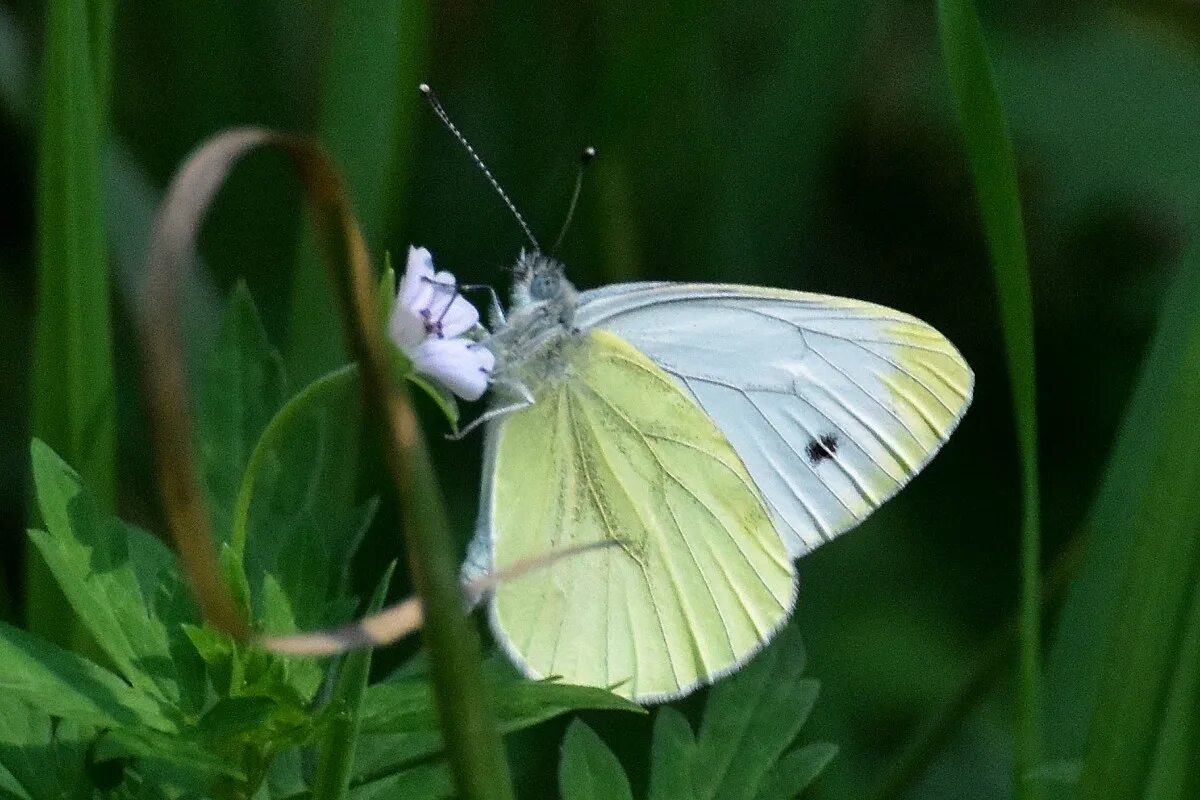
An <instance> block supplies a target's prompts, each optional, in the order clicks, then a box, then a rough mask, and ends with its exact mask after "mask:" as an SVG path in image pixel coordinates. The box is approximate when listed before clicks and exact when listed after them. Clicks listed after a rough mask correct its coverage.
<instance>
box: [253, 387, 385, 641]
mask: <svg viewBox="0 0 1200 800" xmlns="http://www.w3.org/2000/svg"><path fill="white" fill-rule="evenodd" d="M359 415H360V400H359V397H358V377H357V370H355V369H353V368H350V367H346V368H343V369H340V370H337V371H336V372H333V373H330V374H328V375H326V376H324V377H322V378H320V379H318V380H317V381H315V382H314V383H312V384H310V385H309V386H307V387H305V388H304V389H303V390H301V391H300V392H299V393H297V394H296V395H295V396H293V397H291V398H290V399H289V400H288V401H287V403H286V404H284V406H283V407H282V408H281V409H280V410H279V411H278V413H277V414H275V415H274V416H273V417H272V418H271V420H270V421H269V422H268V423H267V426H266V428H265V429H264V431H263V432H262V435H261V436H260V437H259V438H258V439H257V440H256V442H255V443H254V451H253V455H252V456H251V458H250V461H249V463H248V464H247V466H246V471H245V474H244V475H243V476H242V486H241V488H240V489H239V493H238V499H237V509H236V513H235V517H234V522H233V527H234V533H233V540H232V541H233V543H234V545H235V546H237V545H238V544H242V545H244V547H245V555H244V562H245V571H246V576H247V580H248V581H249V585H250V587H251V591H252V593H253V594H256V595H257V594H259V593H260V592H261V588H262V581H263V577H264V576H265V575H267V574H271V575H274V576H275V577H276V578H277V579H278V580H279V583H280V585H281V587H282V588H283V589H284V592H285V593H286V594H287V597H288V599H289V601H290V603H291V606H292V610H293V612H294V614H295V621H296V624H297V625H298V626H299V627H301V628H304V629H311V628H320V627H324V626H327V625H330V624H333V623H335V622H340V621H342V620H341V619H339V618H338V617H337V614H339V613H341V612H342V611H343V610H344V608H345V605H346V604H345V583H346V575H347V570H348V568H349V563H350V560H351V557H352V556H353V554H354V551H355V550H356V549H357V548H358V544H359V542H360V541H361V539H362V536H363V534H364V533H365V531H366V528H367V526H368V525H369V524H370V521H371V518H372V516H373V515H374V512H375V508H376V505H377V504H376V502H375V501H374V500H371V501H368V502H366V503H363V504H362V505H360V506H359V507H357V508H352V507H351V506H350V505H349V502H348V496H347V493H346V491H345V486H344V485H343V484H344V482H345V476H346V470H347V469H349V466H350V465H351V464H353V463H354V461H355V459H356V458H357V457H358V432H357V429H358V420H359Z"/></svg>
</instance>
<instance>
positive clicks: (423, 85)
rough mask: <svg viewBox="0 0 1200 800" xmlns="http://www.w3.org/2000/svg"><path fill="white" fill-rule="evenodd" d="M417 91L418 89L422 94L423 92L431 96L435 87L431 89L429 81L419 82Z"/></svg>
mask: <svg viewBox="0 0 1200 800" xmlns="http://www.w3.org/2000/svg"><path fill="white" fill-rule="evenodd" d="M417 91H418V92H420V93H421V94H423V95H424V96H426V97H429V95H431V94H433V89H430V88H429V84H428V83H419V84H417Z"/></svg>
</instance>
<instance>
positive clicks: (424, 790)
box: [350, 763, 455, 800]
mask: <svg viewBox="0 0 1200 800" xmlns="http://www.w3.org/2000/svg"><path fill="white" fill-rule="evenodd" d="M350 797H351V798H352V799H353V800H394V798H398V797H403V798H404V800H450V798H453V797H455V793H454V779H453V778H452V777H451V775H450V768H449V766H447V765H446V764H445V763H436V764H420V765H418V766H415V767H413V768H411V769H406V770H402V771H400V772H397V773H395V774H393V775H388V776H387V777H385V778H381V779H379V780H376V781H372V782H371V783H365V784H363V785H361V786H355V787H353V788H352V789H351V790H350Z"/></svg>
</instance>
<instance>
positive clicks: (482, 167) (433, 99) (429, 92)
mask: <svg viewBox="0 0 1200 800" xmlns="http://www.w3.org/2000/svg"><path fill="white" fill-rule="evenodd" d="M417 88H418V89H419V90H420V92H421V96H422V97H424V98H425V99H426V100H427V101H428V102H429V107H430V108H432V109H433V113H434V114H437V118H438V119H440V120H441V121H442V124H443V125H445V126H446V130H448V131H450V133H452V134H453V135H454V138H455V139H458V143H459V144H461V145H462V146H463V149H465V150H466V151H467V155H469V156H470V157H471V160H472V161H474V162H475V166H477V167H479V171H480V172H482V173H483V177H485V178H487V180H488V183H490V184H491V185H492V188H493V189H495V190H496V194H498V195H500V199H501V200H503V201H504V205H506V206H508V210H509V211H511V212H512V215H513V217H514V218H515V219H516V220H517V224H518V225H520V226H521V230H522V231H524V233H525V238H526V239H528V240H529V243H530V244H532V245H533V248H534V249H535V250H541V249H542V248H541V245H539V244H538V240H537V239H536V238H534V235H533V231H531V230H530V229H529V225H528V223H526V222H525V218H524V217H523V216H521V212H520V211H517V207H516V206H515V205H514V204H513V201H512V200H511V199H510V198H509V196H508V194H507V193H506V192H505V191H504V189H502V188H500V182H499V181H497V180H496V178H495V176H493V175H492V171H491V170H490V169H488V168H487V164H484V163H483V159H482V158H480V157H479V154H478V153H476V152H475V148H474V147H471V143H470V142H468V141H467V137H465V136H463V135H462V131H460V130H459V129H458V127H457V126H455V124H454V123H453V122H451V121H450V117H449V115H447V114H446V109H444V108H442V104H441V103H440V102H438V99H437V95H435V94H434V93H433V89H431V88H429V84H427V83H422V84H421V85H420V86H418V87H417Z"/></svg>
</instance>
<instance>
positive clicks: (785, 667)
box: [693, 625, 819, 800]
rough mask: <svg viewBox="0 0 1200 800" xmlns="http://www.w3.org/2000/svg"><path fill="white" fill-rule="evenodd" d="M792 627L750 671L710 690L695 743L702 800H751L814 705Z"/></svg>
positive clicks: (814, 689)
mask: <svg viewBox="0 0 1200 800" xmlns="http://www.w3.org/2000/svg"><path fill="white" fill-rule="evenodd" d="M804 660H805V657H804V644H803V642H802V641H801V639H800V632H799V630H798V628H797V627H796V626H794V625H789V626H788V627H786V628H784V629H783V630H782V631H781V632H780V633H779V635H778V636H777V637H776V639H775V641H774V642H772V643H771V645H770V646H768V647H767V648H766V649H765V650H763V651H762V652H761V653H759V654H758V655H757V656H756V657H755V658H754V659H753V660H752V661H751V662H750V663H749V664H748V665H747V666H746V667H744V668H743V669H742V670H741V671H740V672H738V673H737V674H735V675H733V676H732V677H730V678H726V679H725V680H723V681H721V682H719V683H718V684H717V685H716V686H714V687H713V688H712V690H711V691H710V693H709V696H708V703H707V705H706V706H705V709H704V720H703V722H702V724H701V726H700V733H699V735H698V736H697V741H696V757H695V761H694V766H695V770H694V773H695V778H694V781H693V784H694V786H695V787H696V790H697V793H698V795H699V796H701V797H706V798H720V799H721V800H753V798H754V794H755V792H756V791H757V790H758V787H759V785H760V784H761V783H762V781H763V779H764V776H765V775H766V774H767V771H768V770H770V769H771V767H772V766H774V764H775V762H776V761H777V760H778V759H779V757H780V756H781V755H782V754H783V753H784V751H785V750H786V749H787V748H788V747H789V746H791V744H792V741H793V740H794V739H795V738H796V734H797V733H799V732H800V728H801V727H802V726H803V725H804V722H805V720H807V719H808V714H809V712H810V711H811V710H812V707H813V704H814V703H815V702H816V699H817V693H818V691H819V686H818V684H817V682H816V681H814V680H811V679H805V678H804V677H803V673H804Z"/></svg>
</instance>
